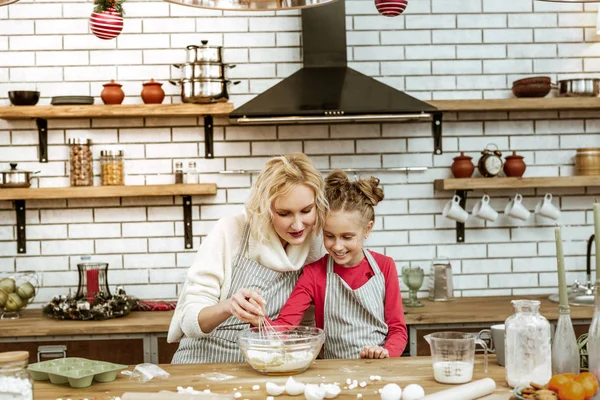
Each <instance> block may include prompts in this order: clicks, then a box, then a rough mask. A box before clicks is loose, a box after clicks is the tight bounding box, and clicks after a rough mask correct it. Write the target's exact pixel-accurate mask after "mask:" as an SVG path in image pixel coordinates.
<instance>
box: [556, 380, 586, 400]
mask: <svg viewBox="0 0 600 400" xmlns="http://www.w3.org/2000/svg"><path fill="white" fill-rule="evenodd" d="M558 398H559V399H560V400H585V398H586V397H585V389H584V388H583V385H582V384H581V383H579V382H577V381H571V382H567V383H566V384H565V385H563V386H562V387H561V388H560V390H559V391H558Z"/></svg>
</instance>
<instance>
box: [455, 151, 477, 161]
mask: <svg viewBox="0 0 600 400" xmlns="http://www.w3.org/2000/svg"><path fill="white" fill-rule="evenodd" d="M472 159H473V157H471V156H465V153H464V151H461V152H460V156H456V157H454V158H453V160H472Z"/></svg>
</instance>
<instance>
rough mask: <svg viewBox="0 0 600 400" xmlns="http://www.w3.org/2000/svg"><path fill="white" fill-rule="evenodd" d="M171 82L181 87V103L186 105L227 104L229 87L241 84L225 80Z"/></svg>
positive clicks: (181, 80)
mask: <svg viewBox="0 0 600 400" xmlns="http://www.w3.org/2000/svg"><path fill="white" fill-rule="evenodd" d="M169 82H171V84H172V85H176V86H177V85H180V86H181V101H182V102H184V103H217V102H225V101H227V100H228V99H229V91H228V88H229V85H231V84H233V85H237V84H238V83H240V81H236V82H232V81H228V80H224V79H180V80H178V81H174V80H169Z"/></svg>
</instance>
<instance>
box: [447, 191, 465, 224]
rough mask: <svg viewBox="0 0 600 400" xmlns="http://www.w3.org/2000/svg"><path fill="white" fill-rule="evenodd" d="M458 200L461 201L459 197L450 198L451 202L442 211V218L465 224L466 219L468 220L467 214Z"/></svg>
mask: <svg viewBox="0 0 600 400" xmlns="http://www.w3.org/2000/svg"><path fill="white" fill-rule="evenodd" d="M460 200H461V199H460V197H459V196H457V195H454V197H452V200H450V201H449V202H448V203H446V206H445V207H444V211H442V215H443V216H444V218H449V219H453V220H455V221H457V222H462V223H465V222H466V221H467V219H468V218H469V213H468V212H466V211H465V210H464V208H462V207H461V206H460Z"/></svg>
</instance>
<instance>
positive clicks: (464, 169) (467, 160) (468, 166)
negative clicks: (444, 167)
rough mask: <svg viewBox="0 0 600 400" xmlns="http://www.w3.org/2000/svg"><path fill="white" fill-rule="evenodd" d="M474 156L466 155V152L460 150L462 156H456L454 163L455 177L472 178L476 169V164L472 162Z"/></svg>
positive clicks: (453, 172) (453, 171) (452, 168)
mask: <svg viewBox="0 0 600 400" xmlns="http://www.w3.org/2000/svg"><path fill="white" fill-rule="evenodd" d="M472 159H473V157H469V156H465V153H463V152H462V151H461V152H460V156H458V157H454V162H453V163H452V167H451V168H450V169H451V170H452V174H454V177H455V178H470V177H471V175H473V171H475V165H473V163H472V162H471V160H472Z"/></svg>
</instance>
